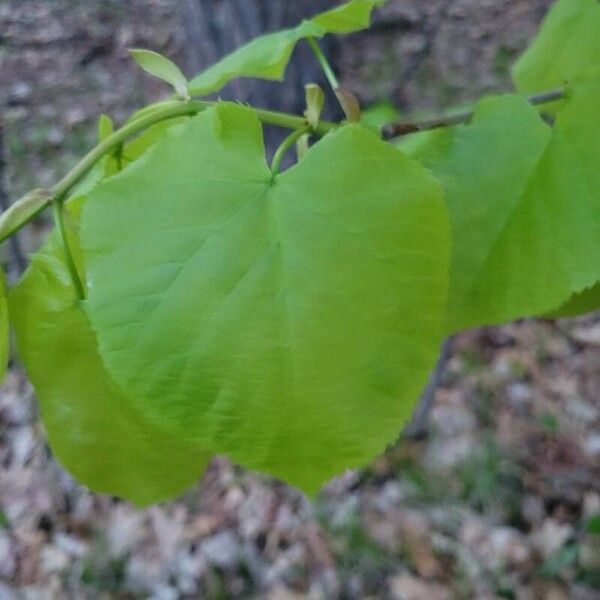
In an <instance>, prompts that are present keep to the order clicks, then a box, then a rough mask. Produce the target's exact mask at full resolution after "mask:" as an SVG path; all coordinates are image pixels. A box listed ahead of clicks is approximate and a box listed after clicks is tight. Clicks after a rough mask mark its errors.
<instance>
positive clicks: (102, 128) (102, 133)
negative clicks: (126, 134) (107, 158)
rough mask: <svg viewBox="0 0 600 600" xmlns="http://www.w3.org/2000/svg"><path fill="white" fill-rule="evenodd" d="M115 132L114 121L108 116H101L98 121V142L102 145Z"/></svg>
mask: <svg viewBox="0 0 600 600" xmlns="http://www.w3.org/2000/svg"><path fill="white" fill-rule="evenodd" d="M114 131H115V126H114V125H113V122H112V119H111V118H110V117H109V116H108V115H100V118H99V119H98V142H99V143H102V142H103V141H104V140H105V139H106V138H107V137H110V136H111V135H112V134H113V133H114Z"/></svg>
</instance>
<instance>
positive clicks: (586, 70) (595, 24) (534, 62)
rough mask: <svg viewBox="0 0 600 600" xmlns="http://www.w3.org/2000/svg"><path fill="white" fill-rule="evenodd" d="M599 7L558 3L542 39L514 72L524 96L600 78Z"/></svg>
mask: <svg viewBox="0 0 600 600" xmlns="http://www.w3.org/2000/svg"><path fill="white" fill-rule="evenodd" d="M599 32H600V3H599V2H598V0H558V2H556V4H555V5H554V6H553V8H552V9H551V10H550V13H549V14H548V16H547V18H546V19H545V21H544V22H543V24H542V28H541V31H540V33H539V35H538V36H537V37H536V38H535V40H534V42H533V44H532V46H531V47H530V48H529V50H527V52H525V54H523V56H522V57H521V58H520V59H519V61H518V62H517V64H516V65H515V67H514V69H513V79H514V80H515V83H516V84H517V88H518V89H519V91H520V92H523V93H536V92H544V91H546V90H550V89H552V88H556V87H562V86H564V85H566V84H573V83H575V82H581V81H585V80H586V79H598V77H600V35H599Z"/></svg>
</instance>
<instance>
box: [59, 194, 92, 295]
mask: <svg viewBox="0 0 600 600" xmlns="http://www.w3.org/2000/svg"><path fill="white" fill-rule="evenodd" d="M63 210H64V205H63V203H62V202H59V201H57V200H56V199H55V200H53V201H52V211H53V213H54V225H55V226H56V228H57V229H58V231H59V232H60V237H61V239H62V244H63V249H64V251H65V257H66V262H67V268H68V269H69V274H70V276H71V281H72V282H73V286H74V287H75V291H76V292H77V297H78V298H79V299H80V300H85V290H84V287H83V283H82V282H81V277H80V276H79V273H78V271H77V266H76V265H75V260H74V259H73V254H72V252H71V246H70V245H69V239H68V237H67V230H66V227H65V219H64V214H63Z"/></svg>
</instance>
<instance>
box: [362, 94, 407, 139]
mask: <svg viewBox="0 0 600 600" xmlns="http://www.w3.org/2000/svg"><path fill="white" fill-rule="evenodd" d="M399 119H400V111H399V110H398V109H397V108H396V107H395V106H394V105H393V104H392V103H391V102H387V101H383V102H379V103H377V104H374V105H372V106H369V108H367V109H365V110H363V111H362V117H361V121H360V122H361V123H362V124H363V125H364V126H365V127H368V128H369V129H371V130H372V131H374V132H375V133H377V134H379V132H380V131H381V128H382V127H383V126H384V125H387V124H388V123H394V122H396V121H398V120H399Z"/></svg>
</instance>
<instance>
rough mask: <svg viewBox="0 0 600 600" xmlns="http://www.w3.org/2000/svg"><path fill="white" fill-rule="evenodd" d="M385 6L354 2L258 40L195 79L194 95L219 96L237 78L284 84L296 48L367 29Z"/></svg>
mask: <svg viewBox="0 0 600 600" xmlns="http://www.w3.org/2000/svg"><path fill="white" fill-rule="evenodd" d="M384 3H385V0H351V1H350V2H348V3H347V4H343V5H342V6H339V7H336V8H334V9H332V10H329V11H327V12H325V13H321V14H320V15H317V16H316V17H313V18H312V19H308V20H305V21H303V22H302V23H301V24H300V25H298V26H297V27H294V28H292V29H285V30H283V31H278V32H276V33H270V34H267V35H263V36H261V37H258V38H256V39H254V40H252V41H251V42H249V43H248V44H246V45H244V46H242V47H241V48H238V49H237V50H235V51H234V52H232V53H231V54H229V55H227V56H226V57H225V58H223V59H221V60H220V61H219V62H217V63H216V64H214V65H213V66H212V67H209V68H208V69H207V70H206V71H204V72H203V73H200V74H199V75H197V76H196V77H194V78H193V79H192V80H191V81H190V84H189V89H190V94H191V95H192V96H196V95H197V96H202V95H206V94H210V93H212V92H217V91H219V90H220V89H221V88H223V87H224V86H225V85H226V84H227V83H228V82H229V81H231V80H232V79H235V78H236V77H257V78H259V79H270V80H282V79H283V77H284V74H285V71H286V68H287V65H288V63H289V61H290V57H291V55H292V52H293V50H294V47H295V46H296V44H297V43H298V42H299V41H300V40H301V39H304V38H307V37H315V38H317V37H319V38H320V37H323V36H324V35H325V34H327V33H339V34H342V33H351V32H353V31H359V30H361V29H365V28H366V27H368V26H369V22H370V17H371V13H372V11H373V9H374V8H375V7H377V6H381V5H382V4H384Z"/></svg>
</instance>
